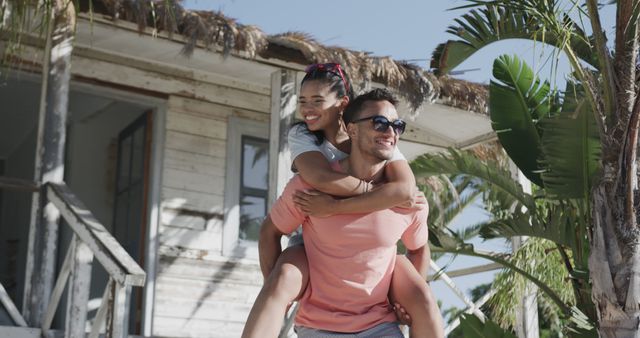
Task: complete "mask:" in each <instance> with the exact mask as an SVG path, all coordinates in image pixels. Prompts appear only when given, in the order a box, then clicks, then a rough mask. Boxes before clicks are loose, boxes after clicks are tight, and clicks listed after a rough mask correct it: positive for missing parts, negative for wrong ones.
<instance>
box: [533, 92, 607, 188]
mask: <svg viewBox="0 0 640 338" xmlns="http://www.w3.org/2000/svg"><path fill="white" fill-rule="evenodd" d="M582 88H583V87H582V86H581V85H577V84H576V83H574V82H573V81H567V89H566V91H565V94H564V101H563V104H562V111H561V112H560V113H559V114H557V115H555V116H553V117H552V118H549V119H544V120H542V121H541V122H540V128H541V129H542V130H543V133H544V134H543V137H542V140H541V141H542V152H543V154H544V156H542V157H541V158H540V160H541V161H540V163H541V165H542V166H543V167H544V168H545V170H544V171H543V172H542V174H541V176H542V181H543V182H544V187H545V190H546V192H547V194H549V196H550V197H555V198H583V199H586V198H588V196H589V193H590V191H591V187H592V186H593V184H594V179H595V177H596V176H597V173H598V171H599V169H600V154H601V144H600V137H599V134H598V126H597V124H596V121H595V116H594V114H593V111H592V110H591V106H590V105H589V104H588V102H587V100H586V98H585V95H584V93H583V90H582Z"/></svg>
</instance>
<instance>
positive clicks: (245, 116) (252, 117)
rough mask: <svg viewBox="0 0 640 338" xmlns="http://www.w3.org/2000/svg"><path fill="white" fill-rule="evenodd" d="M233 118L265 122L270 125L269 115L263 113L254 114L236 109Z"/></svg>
mask: <svg viewBox="0 0 640 338" xmlns="http://www.w3.org/2000/svg"><path fill="white" fill-rule="evenodd" d="M233 116H235V117H239V118H243V119H247V120H252V121H256V122H264V123H269V116H270V115H269V114H265V113H261V112H253V111H248V110H241V109H234V110H233Z"/></svg>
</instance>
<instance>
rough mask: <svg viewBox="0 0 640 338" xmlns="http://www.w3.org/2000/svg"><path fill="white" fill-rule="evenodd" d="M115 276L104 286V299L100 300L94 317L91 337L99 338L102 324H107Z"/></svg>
mask: <svg viewBox="0 0 640 338" xmlns="http://www.w3.org/2000/svg"><path fill="white" fill-rule="evenodd" d="M113 283H114V282H113V278H109V282H107V286H106V287H105V288H104V293H103V294H102V301H101V302H100V307H99V308H98V311H97V312H96V316H95V318H94V319H93V324H92V325H91V332H90V333H89V338H98V336H99V335H100V330H101V329H102V326H103V325H105V323H106V319H107V311H108V309H109V301H110V296H111V290H112V289H113Z"/></svg>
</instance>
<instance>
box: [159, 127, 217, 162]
mask: <svg viewBox="0 0 640 338" xmlns="http://www.w3.org/2000/svg"><path fill="white" fill-rule="evenodd" d="M165 136H166V138H165V146H166V148H168V149H174V150H182V151H186V152H190V153H196V154H202V155H209V156H213V157H217V158H225V156H226V145H227V142H226V141H223V140H217V139H213V138H210V137H204V136H197V135H190V134H185V133H181V132H177V131H173V130H167V133H166V135H165Z"/></svg>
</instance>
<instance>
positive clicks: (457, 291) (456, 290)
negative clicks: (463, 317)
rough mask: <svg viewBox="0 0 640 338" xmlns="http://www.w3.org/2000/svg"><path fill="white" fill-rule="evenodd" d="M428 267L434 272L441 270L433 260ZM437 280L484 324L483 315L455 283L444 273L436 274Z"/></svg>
mask: <svg viewBox="0 0 640 338" xmlns="http://www.w3.org/2000/svg"><path fill="white" fill-rule="evenodd" d="M429 265H430V266H431V268H432V269H433V270H435V271H441V270H442V269H441V268H440V267H439V266H438V265H437V264H436V263H435V262H434V261H433V260H432V261H430V262H429ZM438 279H440V280H442V281H443V282H444V284H445V285H446V286H447V287H449V289H451V291H453V293H455V295H456V296H458V298H460V300H462V302H463V303H465V304H466V305H467V306H468V308H469V309H473V311H472V312H473V314H475V315H476V316H478V318H480V320H482V321H483V322H484V319H485V316H484V313H482V311H480V309H475V308H474V305H473V302H472V301H471V299H469V297H467V295H465V294H464V292H462V290H460V288H458V286H456V283H454V282H453V280H451V278H449V276H448V275H447V274H446V273H444V272H442V273H440V274H438Z"/></svg>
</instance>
